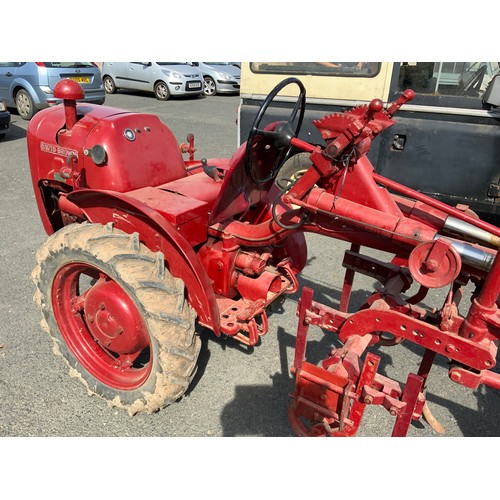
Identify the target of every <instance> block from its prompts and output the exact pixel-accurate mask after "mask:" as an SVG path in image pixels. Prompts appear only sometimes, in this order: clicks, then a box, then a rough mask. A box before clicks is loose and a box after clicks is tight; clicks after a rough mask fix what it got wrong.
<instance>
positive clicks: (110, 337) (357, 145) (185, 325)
mask: <svg viewBox="0 0 500 500" xmlns="http://www.w3.org/2000/svg"><path fill="white" fill-rule="evenodd" d="M287 85H292V86H295V87H297V95H298V98H297V101H296V104H295V106H294V108H293V110H292V112H291V115H290V117H289V119H288V120H287V121H285V122H274V123H268V124H266V123H265V122H266V120H265V116H266V110H267V109H268V107H269V105H270V103H271V102H272V101H273V100H274V99H275V98H276V96H277V95H278V93H279V92H280V91H281V90H282V89H283V88H284V87H285V86H287ZM54 93H55V95H56V97H58V98H61V99H63V101H64V102H63V104H62V105H60V106H57V107H54V108H50V109H47V110H44V111H42V112H40V113H38V114H37V115H36V116H35V117H34V118H33V119H32V120H31V122H30V124H29V128H28V151H29V161H30V166H31V173H32V179H33V186H34V190H35V195H36V200H37V203H38V208H39V211H40V216H41V219H42V222H43V225H44V228H45V230H46V232H47V233H48V235H49V238H48V239H47V241H46V242H45V243H44V245H43V246H42V247H41V248H40V250H39V251H38V253H37V266H36V268H35V269H34V271H33V279H34V281H35V283H36V286H37V291H36V294H35V300H36V302H37V304H38V305H39V307H40V308H41V311H42V314H43V320H42V324H43V326H44V328H45V329H46V330H47V331H48V333H49V334H50V335H51V337H52V339H53V342H54V347H55V351H56V352H57V353H59V354H61V355H62V356H63V358H64V359H65V360H66V362H67V363H68V365H69V367H70V371H71V372H72V373H73V374H76V375H77V376H78V377H79V378H80V379H81V381H82V382H83V383H84V384H85V385H86V386H87V388H88V390H90V391H91V392H92V393H94V394H97V395H98V396H100V397H102V398H104V399H105V400H107V401H109V402H110V403H111V404H113V405H115V406H118V407H123V408H125V409H126V410H127V411H128V412H129V413H130V414H134V413H137V412H148V413H150V412H153V411H156V410H159V409H161V408H163V407H165V406H167V405H169V404H170V403H173V402H174V401H176V400H177V399H179V398H180V397H181V396H182V394H183V393H184V392H185V391H186V390H187V388H188V386H189V384H190V381H191V380H192V378H193V376H194V373H195V371H196V366H197V358H198V353H199V350H200V345H201V343H200V338H199V336H198V334H197V333H195V325H196V323H198V324H199V325H202V326H204V327H206V328H208V329H210V330H212V331H213V332H214V334H215V335H217V336H221V335H227V336H230V337H233V338H234V339H236V340H238V341H239V342H242V343H243V344H245V345H247V346H255V345H256V344H258V343H259V341H260V337H261V336H263V335H265V334H266V332H267V330H268V315H267V314H266V311H268V308H269V307H270V306H271V305H272V304H273V303H274V302H275V301H279V300H282V299H283V298H284V296H285V295H286V294H290V293H295V292H296V291H297V290H298V287H299V281H298V279H297V276H298V274H299V273H300V271H301V270H302V269H303V268H304V266H305V263H306V255H307V253H306V240H305V237H304V234H305V233H306V232H314V233H318V234H321V235H324V236H325V237H329V238H335V239H338V240H342V241H344V242H348V243H350V244H351V246H350V249H349V250H348V251H346V252H345V257H344V261H343V262H342V265H343V267H345V269H346V270H345V279H344V283H343V289H342V295H341V299H340V305H339V308H338V309H333V308H331V307H328V306H326V305H322V304H320V303H318V302H315V301H314V300H313V291H312V290H311V289H310V288H307V287H305V288H304V289H303V290H302V294H301V299H300V301H299V307H298V310H297V315H298V320H299V324H298V329H297V340H296V351H295V360H294V364H293V367H292V372H293V374H294V377H295V390H294V393H293V394H292V401H291V405H290V408H289V420H290V424H291V426H292V428H293V429H294V431H295V432H296V433H297V434H298V435H302V436H351V435H354V434H355V433H356V432H357V430H358V428H359V425H360V422H361V420H362V417H363V412H364V410H365V408H366V405H370V404H377V405H382V406H383V407H384V408H386V409H387V410H388V412H389V413H390V414H391V415H392V416H393V417H394V419H395V423H394V430H393V435H394V436H404V435H406V433H407V430H408V427H409V425H410V423H411V421H412V420H414V419H419V418H421V417H422V415H423V416H424V417H426V418H427V419H428V420H431V417H432V415H430V414H429V413H428V412H427V410H426V403H425V387H426V381H427V377H428V375H429V371H430V368H431V366H432V364H433V361H434V359H435V356H436V355H441V356H444V357H445V358H446V359H447V360H448V362H449V376H450V377H451V379H452V380H454V381H456V382H457V383H459V384H462V385H465V386H467V387H471V388H476V387H478V386H479V385H480V384H487V385H489V386H492V387H495V388H500V375H499V374H497V373H495V372H494V371H493V368H494V367H495V364H496V352H497V340H498V338H499V337H500V318H499V314H498V310H497V299H498V295H499V291H500V259H499V258H497V248H498V246H499V244H500V229H498V228H497V227H495V226H493V225H490V224H488V223H486V222H484V221H482V220H480V219H479V218H477V217H476V216H475V215H474V214H473V213H470V212H469V211H467V210H466V209H465V207H462V206H459V207H457V208H452V207H450V206H447V205H444V204H443V203H440V202H437V201H435V200H434V199H432V198H429V197H427V196H424V195H422V194H420V193H418V192H415V191H413V190H411V189H408V188H406V187H404V186H402V185H399V184H397V183H395V182H393V181H391V180H389V179H386V178H384V177H382V176H380V175H379V174H377V173H376V171H375V170H374V168H373V166H372V165H371V164H370V161H369V160H368V158H367V156H366V154H367V152H368V151H369V149H370V145H371V142H372V140H373V139H374V138H375V137H376V136H377V135H378V134H380V132H382V131H383V130H384V129H386V128H387V127H389V126H391V125H392V124H393V123H394V122H393V119H392V117H393V115H394V113H395V112H396V111H397V110H398V109H399V108H400V107H401V106H402V105H403V104H404V103H405V102H406V101H408V100H409V99H411V98H412V97H413V92H412V91H410V90H408V91H406V92H405V93H404V94H403V95H402V96H401V97H400V98H399V99H398V100H397V101H395V102H394V103H392V104H391V105H389V106H388V107H387V108H386V109H384V107H383V104H382V101H380V100H379V99H374V100H373V101H372V102H371V103H370V104H369V105H365V106H360V107H357V108H354V109H352V110H350V111H346V112H343V113H339V114H335V115H331V116H325V117H323V118H321V119H318V120H317V121H315V122H314V124H315V125H316V127H317V128H318V130H319V131H320V132H321V135H322V137H323V139H324V141H325V143H324V144H322V145H315V144H309V143H307V142H304V141H302V140H300V139H298V132H299V129H300V126H301V123H302V120H303V116H304V110H305V102H306V92H305V88H304V86H303V84H302V83H301V82H300V80H297V79H295V78H290V79H287V80H284V81H283V82H282V83H280V84H279V85H278V86H276V87H275V89H274V90H273V91H272V92H271V93H270V94H269V96H268V97H267V98H266V99H265V100H264V102H263V104H262V107H261V109H260V111H259V113H258V114H257V116H256V118H255V121H254V124H253V126H252V129H251V132H250V134H249V137H248V140H247V141H246V142H245V143H244V144H242V145H241V146H240V147H239V148H238V149H237V150H236V152H235V153H234V155H233V156H232V157H231V158H211V159H208V160H206V159H202V160H196V159H195V158H194V153H195V148H194V142H193V141H194V139H193V137H192V136H189V137H188V142H187V143H186V144H181V145H179V144H178V143H177V141H176V139H175V138H174V136H173V134H172V132H171V131H170V129H169V128H168V127H167V126H165V125H164V124H163V123H162V122H160V120H159V119H158V118H157V117H156V116H155V115H150V114H142V113H133V112H129V111H126V110H122V109H116V108H111V107H106V106H94V105H89V104H83V103H82V104H81V103H77V100H78V99H80V98H81V97H82V96H83V91H82V89H81V87H80V86H79V85H78V84H77V83H76V82H73V81H71V80H63V81H61V82H60V83H59V84H58V85H57V88H56V89H55V92H54ZM298 152H302V153H306V156H307V161H308V163H307V165H308V167H307V170H306V171H305V173H304V175H302V176H301V177H300V178H298V179H296V180H295V181H293V182H290V184H288V185H286V186H284V187H283V188H279V187H277V185H276V183H275V182H274V180H275V178H276V175H277V173H278V171H279V170H280V168H281V167H282V166H283V164H284V163H285V162H286V161H288V160H289V159H291V158H292V157H293V155H295V154H296V153H298ZM183 154H188V155H189V159H187V160H185V159H184V158H183ZM361 247H367V248H370V249H375V250H380V251H382V252H386V253H388V254H390V256H391V259H390V262H382V261H380V260H377V259H375V258H374V257H370V256H368V255H364V254H362V253H361ZM356 273H361V274H364V275H366V276H369V277H371V278H373V279H376V280H377V281H378V282H379V283H380V286H378V287H377V289H376V290H375V291H373V292H372V293H371V295H370V296H369V298H368V299H367V300H366V302H365V303H364V304H363V305H362V306H361V307H360V308H359V309H358V310H357V311H354V312H350V311H349V309H350V308H349V302H350V295H351V289H352V285H353V277H354V275H355V274H356ZM412 285H416V292H412V293H409V291H410V288H411V287H412ZM465 286H472V287H473V289H474V292H473V294H472V298H471V302H470V305H469V306H468V311H467V313H466V314H465V315H461V314H460V313H459V309H458V307H459V302H460V299H461V298H462V295H463V290H464V287H465ZM430 289H444V290H445V291H446V294H445V296H446V299H445V300H444V303H443V304H438V305H437V306H436V307H434V308H432V309H429V307H427V306H425V305H424V303H423V301H424V299H425V298H426V295H427V292H428V291H429V290H430ZM309 325H317V326H319V327H320V328H322V329H323V330H327V331H329V332H333V333H335V334H337V335H338V339H340V341H341V347H339V348H335V349H333V350H332V352H330V353H329V355H328V356H327V357H326V359H324V361H323V362H322V363H321V365H320V366H317V365H313V364H311V363H308V362H307V361H306V360H305V351H306V344H307V333H308V326H309ZM401 342H407V343H408V342H410V343H415V344H417V345H419V346H421V347H422V348H423V349H424V355H423V357H422V361H421V364H420V367H419V369H418V370H417V372H416V373H409V375H408V379H407V380H406V383H405V384H404V385H400V384H399V383H398V382H396V381H395V380H391V379H389V378H387V377H385V376H383V375H381V374H380V373H378V372H377V368H378V365H379V361H380V358H379V356H378V355H376V354H374V353H373V349H370V348H372V347H374V346H380V345H384V346H386V345H397V344H399V343H401Z"/></svg>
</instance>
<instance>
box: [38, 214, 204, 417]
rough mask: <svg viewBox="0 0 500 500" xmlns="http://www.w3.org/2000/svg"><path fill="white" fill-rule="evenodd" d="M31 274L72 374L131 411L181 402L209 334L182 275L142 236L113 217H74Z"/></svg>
mask: <svg viewBox="0 0 500 500" xmlns="http://www.w3.org/2000/svg"><path fill="white" fill-rule="evenodd" d="M36 257H37V266H36V267H35V269H34V270H33V273H32V278H33V281H34V282H35V284H36V287H37V290H36V292H35V296H34V300H35V302H36V303H37V304H38V306H39V307H40V309H41V311H42V322H41V324H42V327H43V328H44V330H46V331H47V333H48V334H49V336H50V337H51V338H52V341H53V347H54V352H55V353H56V354H59V355H61V356H62V357H63V358H64V360H65V361H66V363H67V364H68V366H69V370H70V375H71V376H73V377H76V378H78V379H79V380H80V381H81V382H82V383H83V384H84V385H85V386H86V387H87V389H88V391H89V393H91V394H95V395H97V396H99V397H101V398H102V399H104V400H106V401H108V402H109V403H110V404H111V405H112V406H116V407H121V408H124V409H126V410H127V411H128V413H129V414H130V415H134V414H136V413H139V412H141V413H153V412H155V411H158V410H159V409H161V408H164V407H166V406H168V405H169V404H171V403H173V402H174V401H176V400H178V399H179V398H180V397H181V396H182V395H183V394H184V393H185V392H186V390H187V389H188V387H189V385H190V383H191V381H192V379H193V377H194V375H195V373H196V366H197V359H198V354H199V351H200V347H201V341H200V339H199V337H198V336H197V335H196V334H195V316H196V314H195V312H194V310H193V309H192V308H191V306H190V305H189V303H188V302H187V301H186V300H185V297H184V283H183V282H182V280H180V279H177V278H174V277H173V276H172V275H171V274H170V273H169V272H168V270H167V269H165V261H164V256H163V254H162V253H161V252H158V253H153V252H151V251H150V250H149V249H148V248H147V247H146V246H145V245H143V244H142V243H140V241H139V236H138V234H137V233H135V234H132V235H130V234H127V233H125V232H122V231H119V230H116V229H114V228H113V226H112V224H108V225H107V226H103V225H100V224H87V223H84V224H72V225H70V226H66V227H64V228H62V229H60V230H59V231H58V232H56V233H54V234H53V235H52V236H50V237H49V238H48V240H47V241H46V242H45V243H44V244H43V245H42V247H41V248H40V249H39V250H38V252H37V256H36Z"/></svg>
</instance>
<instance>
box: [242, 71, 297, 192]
mask: <svg viewBox="0 0 500 500" xmlns="http://www.w3.org/2000/svg"><path fill="white" fill-rule="evenodd" d="M292 84H295V85H297V87H298V88H299V91H300V92H299V95H298V97H297V101H296V102H295V104H294V106H293V109H292V112H291V114H290V116H289V118H288V120H287V121H282V122H279V123H278V125H276V126H274V127H270V126H267V127H264V128H263V129H260V128H259V127H260V124H261V122H262V119H263V118H264V115H265V114H266V112H267V110H268V109H269V106H270V105H271V103H272V102H273V100H274V98H275V97H276V96H277V95H278V93H279V92H280V91H281V90H283V89H284V88H285V87H287V86H288V85H292ZM305 102H306V89H305V87H304V85H303V83H302V82H301V81H300V80H299V79H298V78H293V77H292V78H287V79H285V80H283V81H282V82H281V83H279V84H278V85H276V87H274V89H273V90H271V92H270V93H269V95H268V96H267V97H266V98H265V99H264V101H263V103H262V105H261V107H260V109H259V112H258V113H257V116H256V117H255V119H254V122H253V124H252V127H251V129H250V133H249V135H248V139H247V145H246V150H245V171H246V173H247V175H248V176H249V177H250V178H251V179H252V181H253V182H255V183H256V184H265V183H266V182H269V181H270V180H272V179H274V178H275V177H276V174H277V173H278V171H279V169H280V168H281V167H282V165H283V163H285V161H286V160H287V159H288V157H289V156H290V152H291V150H292V146H291V145H290V141H291V140H292V139H293V138H294V137H296V136H297V135H298V133H299V131H300V127H301V125H302V120H303V118H304V111H305ZM297 113H299V116H298V121H297V123H296V125H295V127H294V125H293V123H294V121H295V120H296V118H297ZM266 139H267V141H265V140H266ZM263 141H265V142H266V144H265V145H264V147H265V148H266V149H270V148H269V146H273V148H274V154H273V155H272V156H271V157H270V158H269V163H272V168H271V170H270V172H269V175H265V176H264V177H262V178H259V177H258V176H257V175H255V168H254V166H253V163H252V156H253V154H252V153H253V151H254V148H256V147H258V145H259V143H261V142H263ZM266 163H267V162H266Z"/></svg>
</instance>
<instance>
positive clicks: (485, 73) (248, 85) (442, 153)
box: [238, 62, 500, 218]
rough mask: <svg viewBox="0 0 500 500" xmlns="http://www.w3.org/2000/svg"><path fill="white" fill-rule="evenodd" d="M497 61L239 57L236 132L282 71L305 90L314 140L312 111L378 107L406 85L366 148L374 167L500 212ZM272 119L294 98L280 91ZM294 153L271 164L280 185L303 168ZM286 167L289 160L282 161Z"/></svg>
mask: <svg viewBox="0 0 500 500" xmlns="http://www.w3.org/2000/svg"><path fill="white" fill-rule="evenodd" d="M499 71H500V68H499V63H498V62H352V63H351V62H338V63H332V62H250V63H243V64H242V69H241V72H242V85H241V92H240V100H241V104H240V116H239V121H238V123H239V127H240V141H243V140H245V138H246V137H247V136H248V133H249V130H250V127H251V124H252V122H253V120H254V119H255V116H256V114H257V111H258V109H259V106H260V105H261V104H262V101H263V100H264V98H265V97H266V96H267V94H268V93H269V91H270V90H271V89H272V88H273V87H274V86H275V85H276V84H277V83H278V82H279V81H281V80H282V79H283V78H286V77H288V76H295V77H298V78H300V79H301V81H302V82H303V83H304V85H305V87H306V89H307V102H308V106H307V109H306V112H305V116H304V121H303V123H304V125H303V126H302V127H301V129H300V134H299V137H300V138H302V139H304V140H306V141H309V142H316V143H318V144H321V143H322V138H321V136H320V135H319V133H318V130H317V129H316V127H315V126H313V125H312V120H314V119H317V118H319V117H321V116H323V115H325V114H336V113H338V112H341V111H342V110H344V109H346V108H348V107H351V106H358V105H363V104H367V103H369V102H370V100H371V99H373V97H374V96H380V97H381V98H382V100H383V103H384V106H388V105H389V103H390V102H391V101H393V100H395V99H396V98H397V97H398V96H399V95H401V94H402V92H404V90H405V89H413V90H414V91H415V98H414V99H413V100H412V101H411V102H410V103H407V104H405V105H403V107H402V108H401V110H400V112H399V113H398V120H397V123H396V124H395V125H394V126H393V127H390V128H388V129H387V130H385V131H384V132H383V133H382V134H381V135H380V139H379V140H378V141H376V143H374V145H373V146H374V147H373V148H372V149H371V151H370V153H369V154H368V156H369V158H370V160H371V162H372V164H373V165H374V167H375V169H376V170H377V172H378V173H379V174H380V175H383V176H385V177H388V178H390V179H392V180H394V181H397V182H399V183H403V184H405V185H407V186H409V187H411V188H413V189H416V190H417V191H420V192H422V193H424V194H426V195H429V196H432V197H434V198H437V199H438V200H440V201H442V202H444V203H447V204H449V205H452V206H456V205H461V206H462V207H463V208H464V209H466V208H465V207H466V206H468V207H469V208H470V209H471V210H473V211H475V212H478V213H480V215H481V216H482V217H484V216H485V214H488V217H489V216H490V215H491V216H492V217H495V218H498V217H499V216H500V162H499V159H498V151H500V107H499V104H500V98H499V96H498V95H497V94H498V89H499V87H498V85H500V81H498V80H500V76H498V75H499ZM279 97H280V99H279V102H277V103H276V104H274V103H273V106H271V107H270V109H269V111H268V116H269V119H270V120H271V121H274V120H284V119H287V118H288V117H289V116H290V113H291V110H292V107H293V105H294V102H295V101H296V97H294V96H293V95H291V94H290V93H289V95H286V93H280V96H279ZM300 163H301V162H300V158H295V159H294V160H293V161H290V163H288V165H285V166H284V167H283V168H282V169H281V170H280V173H279V176H280V177H281V178H280V179H277V181H278V182H279V183H281V184H283V182H288V181H287V179H290V178H294V176H296V175H297V172H298V173H299V175H300V171H304V168H305V167H307V165H302V166H301V165H300ZM288 167H290V168H288Z"/></svg>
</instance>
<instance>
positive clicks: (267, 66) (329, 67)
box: [250, 62, 380, 77]
mask: <svg viewBox="0 0 500 500" xmlns="http://www.w3.org/2000/svg"><path fill="white" fill-rule="evenodd" d="M250 69H251V70H252V71H253V72H254V73H272V74H277V75H279V74H283V75H318V76H350V77H353V76H360V77H373V76H375V75H376V74H377V73H378V72H379V71H380V63H376V62H375V63H374V62H252V63H250Z"/></svg>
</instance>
